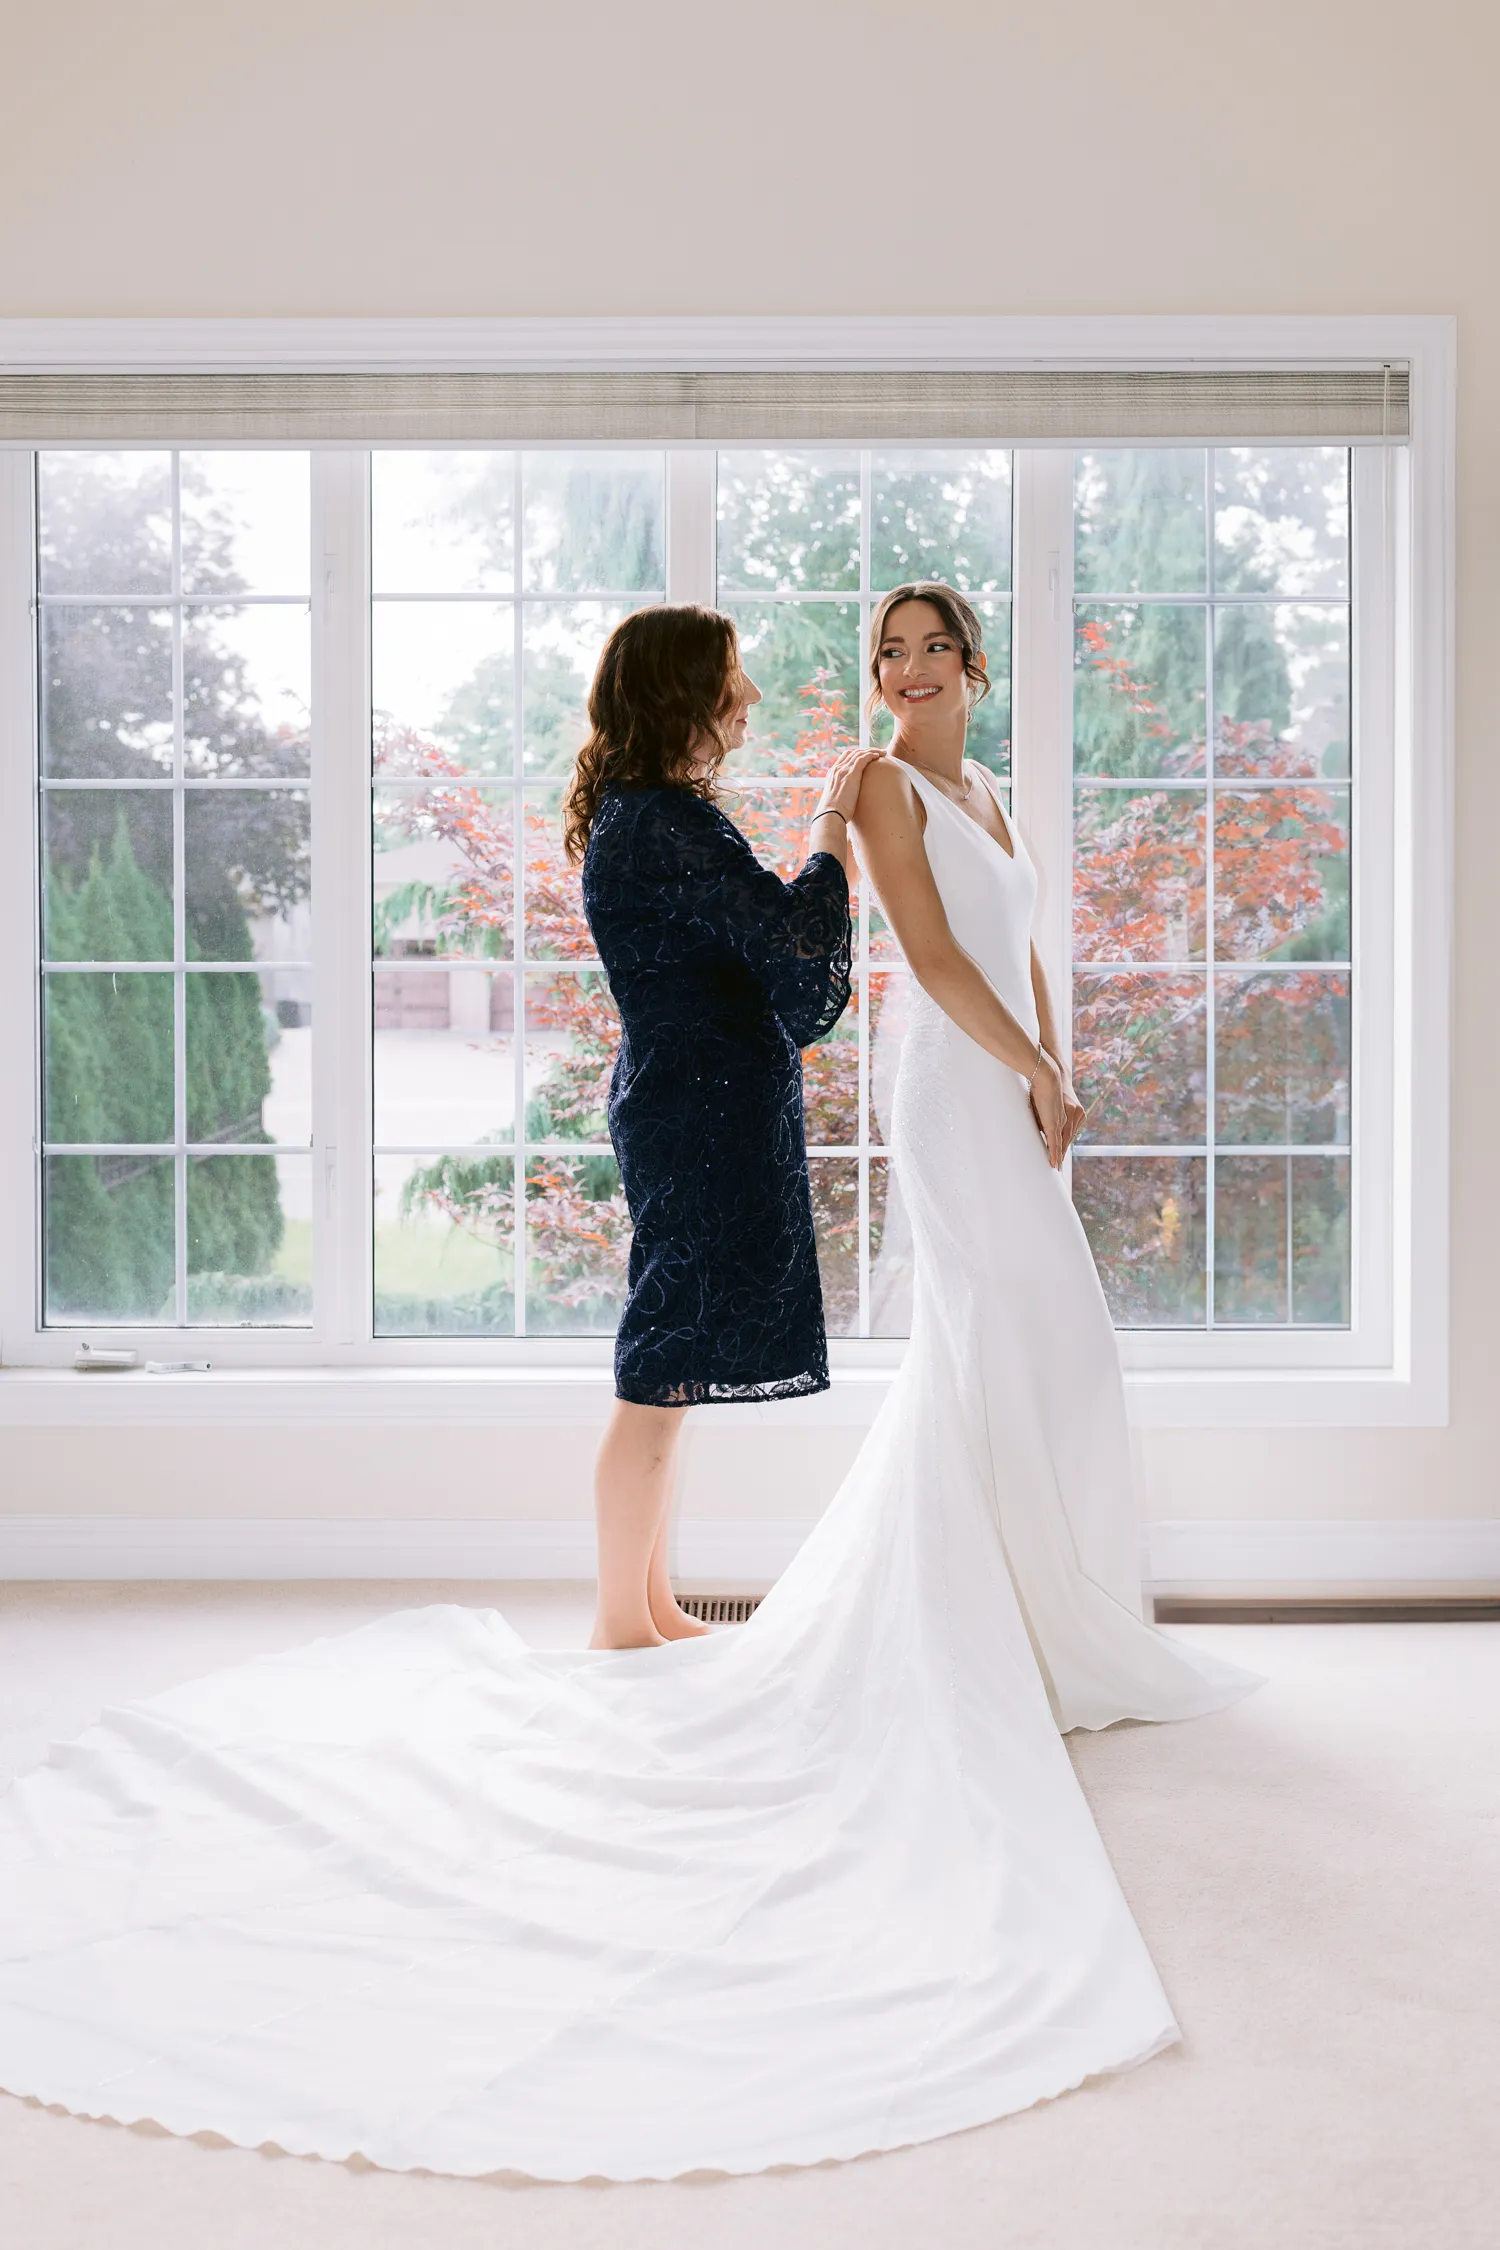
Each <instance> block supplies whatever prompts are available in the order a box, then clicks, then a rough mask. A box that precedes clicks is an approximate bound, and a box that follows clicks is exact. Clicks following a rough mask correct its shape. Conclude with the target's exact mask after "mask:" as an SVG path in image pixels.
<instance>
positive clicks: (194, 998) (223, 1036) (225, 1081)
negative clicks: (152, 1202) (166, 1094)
mask: <svg viewBox="0 0 1500 2250" xmlns="http://www.w3.org/2000/svg"><path fill="white" fill-rule="evenodd" d="M185 982H186V995H185V1004H186V1008H187V1137H188V1139H189V1140H190V1141H264V1140H268V1139H269V1138H270V1135H269V1134H268V1133H267V1131H266V1126H265V1105H266V1102H267V1100H268V1099H269V1098H270V1092H271V1048H272V1045H273V1043H274V1041H275V1040H277V1039H278V1038H279V1036H280V1026H279V1024H278V1023H277V1021H276V1018H275V1015H274V1014H273V1013H272V1012H271V1010H270V1009H269V1008H268V1007H267V1005H266V1000H265V995H264V994H263V992H262V991H261V983H260V978H259V977H258V976H257V975H256V974H255V972H254V971H253V970H244V969H239V970H232V969H231V970H220V971H215V972H213V973H211V974H205V975H195V976H191V977H188V978H187V979H186V980H185Z"/></svg>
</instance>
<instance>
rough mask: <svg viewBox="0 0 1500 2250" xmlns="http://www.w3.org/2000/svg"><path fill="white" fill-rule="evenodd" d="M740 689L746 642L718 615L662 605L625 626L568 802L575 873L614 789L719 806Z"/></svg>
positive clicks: (604, 669)
mask: <svg viewBox="0 0 1500 2250" xmlns="http://www.w3.org/2000/svg"><path fill="white" fill-rule="evenodd" d="M739 684H740V644H739V636H738V634H737V633H736V632H735V629H734V625H733V623H732V621H731V620H730V619H729V618H727V617H721V616H720V614H719V612H718V611H717V610H716V609H698V608H696V607H694V606H692V605H691V604H687V603H684V604H682V605H680V606H674V607H672V608H668V607H667V606H666V605H665V604H658V605H657V606H655V607H653V608H651V609H638V610H636V611H635V612H634V614H633V615H632V616H630V617H625V618H622V619H621V620H620V623H619V624H618V625H617V626H616V627H615V629H614V631H613V632H612V633H611V634H610V636H609V639H608V640H607V641H606V642H605V644H604V649H603V653H602V654H601V656H600V658H599V664H598V668H597V670H596V671H595V673H594V681H593V685H592V687H591V688H590V689H589V738H588V740H587V742H585V744H584V746H583V748H582V749H581V750H580V751H579V753H578V756H577V759H576V760H575V762H574V766H573V777H572V780H571V781H570V782H569V783H568V788H567V794H566V796H565V797H564V800H563V844H564V847H565V849H566V851H567V854H568V857H569V859H570V860H572V861H573V863H574V864H575V865H576V864H577V862H578V861H579V860H581V859H582V857H583V855H584V852H585V851H586V850H587V848H588V840H589V834H590V831H591V830H592V828H593V825H594V822H595V820H596V818H597V817H598V812H599V800H600V798H601V797H602V796H603V794H604V791H605V789H606V788H607V787H608V786H609V785H610V783H611V782H614V783H617V784H618V785H619V786H621V787H622V788H626V789H642V788H648V787H650V786H652V785H657V786H659V785H661V784H663V783H665V784H666V786H667V787H669V788H672V789H687V790H690V791H691V792H692V794H693V795H694V796H695V797H707V798H709V799H710V800H712V798H713V795H714V780H715V774H716V771H717V768H718V766H719V764H720V763H721V762H722V760H723V759H724V758H725V757H726V756H727V755H728V751H729V735H728V731H727V728H726V723H725V722H726V721H727V719H728V717H729V714H730V712H731V711H732V710H733V709H734V706H735V703H736V701H737V700H738V694H739ZM705 737H707V739H708V741H709V742H711V743H717V744H718V756H717V757H716V758H715V759H714V762H713V766H712V767H711V768H710V769H709V770H708V771H707V772H706V773H705V772H703V771H702V770H701V769H700V767H699V766H698V763H697V761H698V760H699V759H700V758H701V756H702V754H703V743H704V738H705Z"/></svg>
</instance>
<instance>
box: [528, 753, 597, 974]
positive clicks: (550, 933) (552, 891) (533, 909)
mask: <svg viewBox="0 0 1500 2250" xmlns="http://www.w3.org/2000/svg"><path fill="white" fill-rule="evenodd" d="M562 799H563V793H562V789H561V787H560V786H559V787H556V788H547V789H538V788H530V789H528V790H527V791H526V867H525V882H526V952H527V955H528V958H530V959H532V960H537V961H588V960H592V959H593V958H594V953H595V947H594V933H593V931H592V930H591V929H590V928H589V925H588V917H587V915H586V914H585V913H584V911H583V870H582V868H581V867H575V866H573V865H572V864H571V863H570V861H569V859H568V855H567V853H566V852H565V851H564V849H563V833H562Z"/></svg>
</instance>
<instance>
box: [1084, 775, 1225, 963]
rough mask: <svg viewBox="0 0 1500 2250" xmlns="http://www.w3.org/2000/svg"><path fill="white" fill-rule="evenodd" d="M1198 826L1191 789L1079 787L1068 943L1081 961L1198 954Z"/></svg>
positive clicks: (1198, 798) (1200, 815)
mask: <svg viewBox="0 0 1500 2250" xmlns="http://www.w3.org/2000/svg"><path fill="white" fill-rule="evenodd" d="M1203 831H1204V810H1203V798H1202V795H1201V793H1200V792H1199V791H1198V790H1196V789H1193V790H1170V791H1168V790H1155V789H1080V790H1079V791H1078V793H1077V804H1076V807H1075V811H1074V827H1073V844H1074V855H1075V856H1074V872H1073V947H1074V952H1075V954H1076V955H1077V958H1078V959H1079V960H1080V961H1111V960H1112V961H1185V960H1197V959H1199V958H1201V956H1202V953H1203V945H1204V851H1203Z"/></svg>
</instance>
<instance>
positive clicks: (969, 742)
mask: <svg viewBox="0 0 1500 2250" xmlns="http://www.w3.org/2000/svg"><path fill="white" fill-rule="evenodd" d="M974 606H975V608H976V609H977V610H978V612H979V621H980V624H981V625H982V626H983V628H984V653H985V657H986V660H987V662H988V665H989V682H990V692H989V694H988V695H987V696H985V697H984V699H983V701H982V702H980V703H976V704H975V706H974V709H973V711H972V712H971V714H970V717H969V732H968V736H967V738H966V740H965V743H964V751H965V754H966V756H968V757H970V758H973V759H974V760H975V761H976V762H977V763H978V764H979V765H981V766H988V768H989V770H990V772H991V773H993V774H999V775H1000V776H1001V777H1002V778H1003V779H1005V780H1009V778H1010V604H1009V602H976V603H975V605H974ZM1007 802H1008V800H1007Z"/></svg>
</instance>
